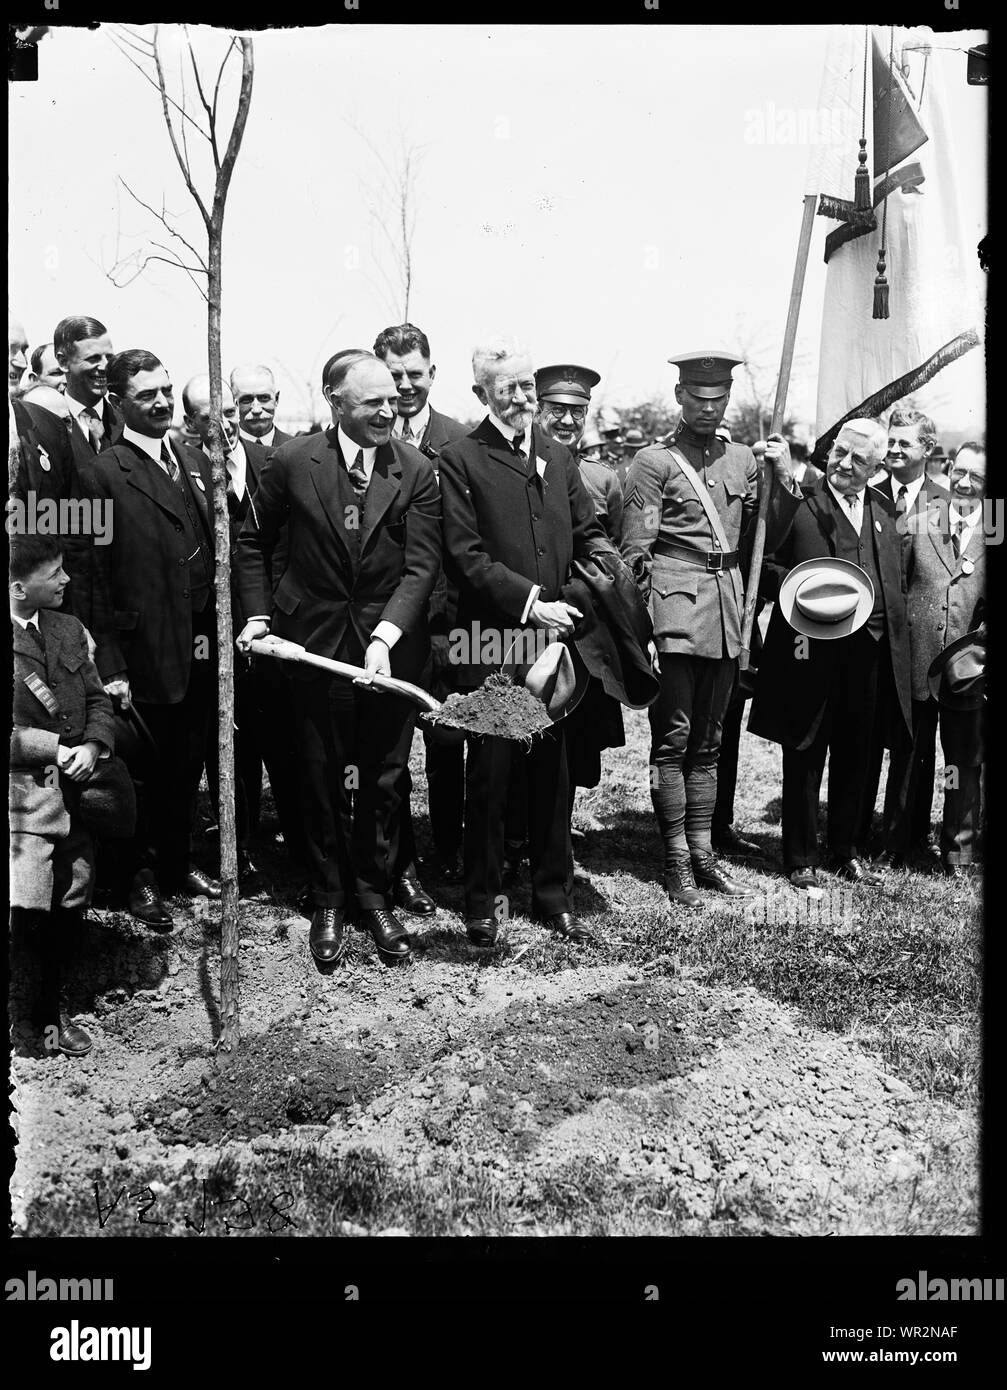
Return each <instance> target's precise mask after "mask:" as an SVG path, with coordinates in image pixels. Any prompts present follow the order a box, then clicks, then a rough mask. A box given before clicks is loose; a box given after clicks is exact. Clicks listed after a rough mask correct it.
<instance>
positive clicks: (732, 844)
mask: <svg viewBox="0 0 1007 1390" xmlns="http://www.w3.org/2000/svg"><path fill="white" fill-rule="evenodd" d="M713 848H714V849H715V850H716V852H717V853H718V854H727V855H734V856H736V857H737V858H738V859H750V858H751V857H752V856H753V855H761V854H762V848H761V846H759V845H757V844H756V843H755V841H754V840H746V839H745V837H744V835H739V834H738V832H737V831H736V830H735V828H734V826H733V825H728V826H726V827H725V828H724V829H723V830H722V831H720V833H719V834H717V835H714V837H713Z"/></svg>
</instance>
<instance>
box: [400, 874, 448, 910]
mask: <svg viewBox="0 0 1007 1390" xmlns="http://www.w3.org/2000/svg"><path fill="white" fill-rule="evenodd" d="M392 898H393V901H394V903H395V906H396V907H401V909H402V911H403V912H408V913H410V914H411V915H412V916H413V917H432V916H433V914H434V913H435V912H436V911H437V904H436V903H435V902H434V900H433V898H432V897H431V896H430V894H429V893H424V891H423V888H422V886H421V885H420V883H419V881H418V879H416V878H415V877H414V876H413V875H412V874H402V876H401V877H400V878H399V880H398V881H397V883H396V884H395V888H394V891H393V893H392Z"/></svg>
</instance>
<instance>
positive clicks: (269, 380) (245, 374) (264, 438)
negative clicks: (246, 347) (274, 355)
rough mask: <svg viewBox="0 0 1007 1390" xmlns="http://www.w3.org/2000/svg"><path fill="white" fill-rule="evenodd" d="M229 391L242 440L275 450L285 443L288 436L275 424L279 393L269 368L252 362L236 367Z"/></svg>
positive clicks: (232, 373)
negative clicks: (232, 396) (234, 406)
mask: <svg viewBox="0 0 1007 1390" xmlns="http://www.w3.org/2000/svg"><path fill="white" fill-rule="evenodd" d="M231 392H232V394H233V395H234V403H235V405H236V406H237V407H238V420H239V429H240V432H241V437H242V439H244V440H247V441H249V442H254V443H257V444H261V445H262V447H263V448H264V449H276V448H278V447H279V445H281V444H286V443H287V441H288V440H289V439H290V435H289V434H287V432H286V431H285V430H281V429H280V427H279V426H278V425H277V423H276V407H277V406H278V405H279V404H280V393H279V391H277V389H276V378H275V377H274V376H273V373H272V372H271V371H270V370H269V368H268V367H263V366H256V365H255V364H254V363H246V364H245V365H244V366H241V367H235V368H234V370H233V371H232V372H231Z"/></svg>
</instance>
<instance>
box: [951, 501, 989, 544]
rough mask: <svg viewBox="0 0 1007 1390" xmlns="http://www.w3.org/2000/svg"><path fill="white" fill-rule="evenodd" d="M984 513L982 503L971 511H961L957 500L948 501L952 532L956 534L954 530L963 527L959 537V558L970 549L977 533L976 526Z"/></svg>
mask: <svg viewBox="0 0 1007 1390" xmlns="http://www.w3.org/2000/svg"><path fill="white" fill-rule="evenodd" d="M982 514H983V509H982V504H981V503H980V505H979V506H978V507H974V508H973V510H972V511H971V512H963V511H961V510H960V509H959V507H958V504H957V502H949V503H948V519H949V520H950V522H951V531H952V534H954V532H955V531H957V530H958V528H959V527H961V535H960V536H959V538H958V556H959V558H961V556H962V555H964V554H965V553H966V551H967V550H968V548H969V545H970V544H971V541H972V537H973V536H974V535H975V533H976V528H977V527H978V525H979V521H980V519H981V517H982Z"/></svg>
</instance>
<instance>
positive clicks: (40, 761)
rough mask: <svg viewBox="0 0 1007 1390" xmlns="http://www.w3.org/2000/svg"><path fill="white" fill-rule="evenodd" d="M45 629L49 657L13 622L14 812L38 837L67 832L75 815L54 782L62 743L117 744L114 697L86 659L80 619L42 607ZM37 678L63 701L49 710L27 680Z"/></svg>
mask: <svg viewBox="0 0 1007 1390" xmlns="http://www.w3.org/2000/svg"><path fill="white" fill-rule="evenodd" d="M38 624H39V631H40V632H41V634H42V644H43V646H44V648H45V655H44V656H43V655H42V653H41V652H39V650H38V648H37V646H36V645H35V642H34V641H33V640H32V639H30V638H29V637H28V636H27V635H26V633H25V631H24V629H23V628H22V627H21V624H20V623H16V622H13V621H12V622H11V628H12V642H13V648H14V699H13V708H12V716H13V725H14V727H13V730H12V732H11V738H10V784H9V811H10V824H11V829H12V830H21V831H27V832H29V833H31V834H35V835H57V836H62V835H66V834H67V832H68V831H69V829H70V820H69V816H68V814H67V812H66V808H65V804H64V801H63V793H62V791H61V789H60V786H59V783H58V782H57V783H56V784H55V785H52V779H51V778H49V777H47V776H46V774H45V770H46V768H47V767H51V766H55V764H56V757H57V752H58V749H59V747H60V745H63V746H64V747H74V746H76V745H77V744H80V743H86V742H89V741H90V740H92V739H93V740H94V741H95V742H96V743H100V744H102V745H103V747H104V748H107V749H108V751H109V752H112V751H113V749H114V748H115V721H114V719H113V717H112V702H111V700H109V698H108V696H107V695H106V694H105V692H104V690H102V688H101V679H100V677H99V675H98V672H97V670H96V669H95V667H94V665H93V663H92V662H91V661H90V659H89V658H88V654H87V642H86V640H85V637H84V631H83V629H82V627H81V625H80V623H79V622H78V621H77V619H76V618H72V617H70V616H69V615H68V614H66V613H58V612H55V611H53V610H50V609H41V610H40V611H39V615H38ZM31 676H37V677H38V678H39V679H40V680H41V681H42V682H43V683H44V684H45V685H46V686H47V687H48V689H49V691H50V693H51V694H52V696H53V697H54V699H55V701H56V704H57V707H58V708H57V712H56V713H51V712H50V711H49V710H48V709H47V708H46V706H45V704H44V703H43V702H42V700H40V699H39V697H38V696H37V695H36V694H35V693H34V692H33V691H32V690H31V689H30V688H29V687H28V686H27V685H26V684H25V680H26V678H28V677H31Z"/></svg>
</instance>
